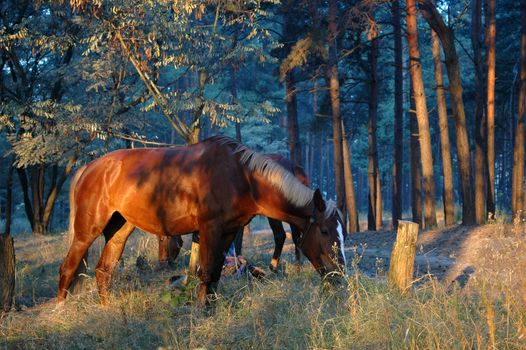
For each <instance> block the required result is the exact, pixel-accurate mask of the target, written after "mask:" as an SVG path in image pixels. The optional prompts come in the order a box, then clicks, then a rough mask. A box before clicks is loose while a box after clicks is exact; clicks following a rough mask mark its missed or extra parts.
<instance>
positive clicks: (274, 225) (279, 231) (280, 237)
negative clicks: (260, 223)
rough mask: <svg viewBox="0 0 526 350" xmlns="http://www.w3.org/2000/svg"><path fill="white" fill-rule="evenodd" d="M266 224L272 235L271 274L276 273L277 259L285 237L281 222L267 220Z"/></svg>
mask: <svg viewBox="0 0 526 350" xmlns="http://www.w3.org/2000/svg"><path fill="white" fill-rule="evenodd" d="M268 223H269V225H270V228H271V229H272V233H273V234H274V254H272V261H271V262H270V265H269V269H270V270H271V271H272V272H278V265H279V259H280V257H281V252H282V250H283V245H284V244H285V239H286V237H287V236H286V234H285V229H284V228H283V224H282V223H281V221H279V220H275V219H271V218H268Z"/></svg>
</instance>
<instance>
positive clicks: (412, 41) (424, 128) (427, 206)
mask: <svg viewBox="0 0 526 350" xmlns="http://www.w3.org/2000/svg"><path fill="white" fill-rule="evenodd" d="M406 4H407V43H408V45H409V57H410V73H411V81H412V83H413V93H414V99H415V106H416V118H417V121H418V135H419V140H420V154H421V158H422V176H423V178H424V219H425V221H424V224H425V228H426V229H430V228H433V227H435V226H436V210H435V180H434V174H433V155H432V149H431V133H430V130H429V117H428V113H427V106H426V96H425V91H424V81H423V79H422V68H421V66H420V49H419V46H418V32H417V31H418V29H417V23H416V2H415V0H407V1H406Z"/></svg>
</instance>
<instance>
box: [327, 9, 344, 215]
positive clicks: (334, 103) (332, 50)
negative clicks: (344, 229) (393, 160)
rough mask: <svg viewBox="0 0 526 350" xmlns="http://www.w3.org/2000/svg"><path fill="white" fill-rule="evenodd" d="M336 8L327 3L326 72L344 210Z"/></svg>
mask: <svg viewBox="0 0 526 350" xmlns="http://www.w3.org/2000/svg"><path fill="white" fill-rule="evenodd" d="M337 14H338V7H337V1H336V0H330V1H329V16H328V29H329V35H328V38H327V40H328V46H329V63H328V68H327V72H326V76H327V77H326V80H327V85H328V86H329V96H330V100H331V110H332V141H333V146H334V184H335V188H336V201H337V206H338V209H340V210H341V211H343V210H344V206H345V188H344V177H343V148H342V118H341V113H340V81H339V78H338V48H337V46H336V37H337V34H338V28H337Z"/></svg>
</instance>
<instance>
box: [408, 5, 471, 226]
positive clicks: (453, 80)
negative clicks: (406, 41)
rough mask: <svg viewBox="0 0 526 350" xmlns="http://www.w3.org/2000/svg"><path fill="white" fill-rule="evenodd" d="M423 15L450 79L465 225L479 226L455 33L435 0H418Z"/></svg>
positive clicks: (463, 221)
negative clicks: (433, 34) (442, 52)
mask: <svg viewBox="0 0 526 350" xmlns="http://www.w3.org/2000/svg"><path fill="white" fill-rule="evenodd" d="M418 2H419V4H420V10H421V12H422V16H423V17H424V19H425V20H426V21H427V23H428V24H429V26H430V27H431V29H433V30H434V31H435V32H436V33H437V35H438V37H439V38H440V42H441V44H442V50H443V51H444V58H445V64H446V70H447V75H448V78H449V93H450V95H451V109H452V116H453V120H454V122H455V133H456V141H457V156H458V162H459V169H460V186H461V193H462V223H463V224H465V225H472V224H474V223H475V207H474V197H473V186H472V180H471V154H470V150H469V138H468V131H467V127H466V115H465V111H464V100H463V97H462V80H461V78H460V64H459V60H458V55H457V50H456V47H455V40H454V36H453V31H452V30H451V28H449V27H447V26H446V24H445V23H444V20H443V19H442V17H441V16H440V13H439V12H438V11H437V9H436V7H435V5H434V4H433V2H432V1H431V0H418Z"/></svg>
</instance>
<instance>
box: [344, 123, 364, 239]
mask: <svg viewBox="0 0 526 350" xmlns="http://www.w3.org/2000/svg"><path fill="white" fill-rule="evenodd" d="M342 130H343V134H342V146H343V171H344V174H345V199H346V202H347V212H348V214H349V229H348V231H349V232H360V223H359V221H358V208H357V207H356V198H355V195H354V180H353V174H352V168H351V155H350V153H351V151H350V150H349V145H348V143H347V134H346V132H345V125H344V124H343V121H342Z"/></svg>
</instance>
